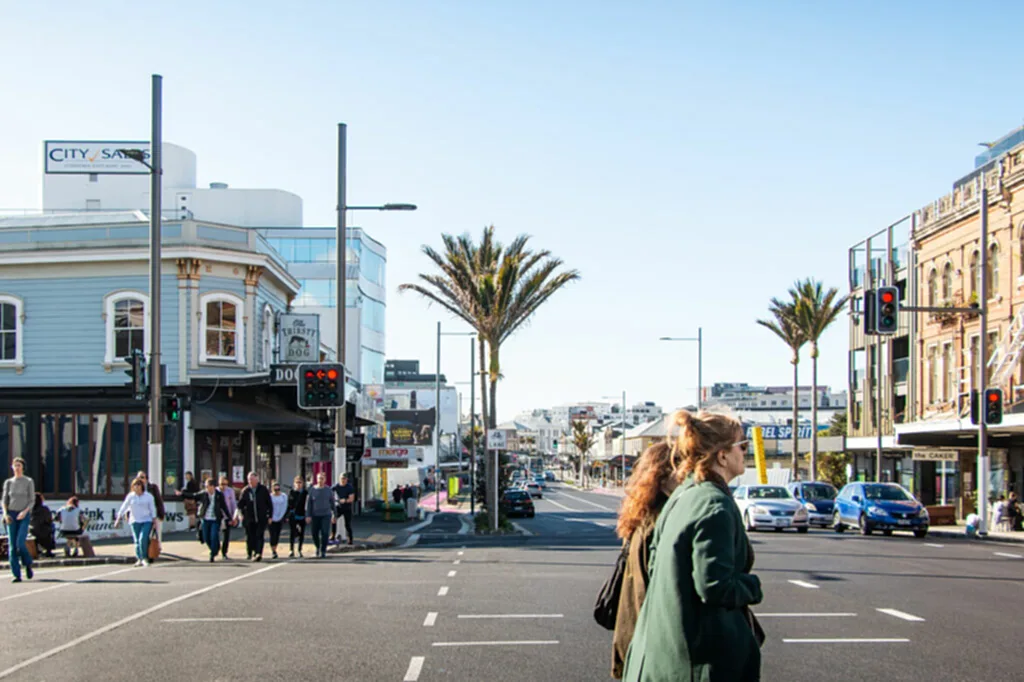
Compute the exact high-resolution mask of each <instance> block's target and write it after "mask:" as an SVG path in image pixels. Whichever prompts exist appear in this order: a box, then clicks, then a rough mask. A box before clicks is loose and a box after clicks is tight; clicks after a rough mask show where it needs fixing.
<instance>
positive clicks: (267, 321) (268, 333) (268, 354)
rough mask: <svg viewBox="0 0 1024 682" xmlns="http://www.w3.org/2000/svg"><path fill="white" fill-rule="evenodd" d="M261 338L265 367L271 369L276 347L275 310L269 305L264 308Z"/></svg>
mask: <svg viewBox="0 0 1024 682" xmlns="http://www.w3.org/2000/svg"><path fill="white" fill-rule="evenodd" d="M260 339H261V343H260V346H261V352H262V353H263V369H270V363H271V362H272V361H273V355H272V353H273V348H274V310H273V308H271V307H270V306H269V305H268V306H265V307H264V308H263V334H262V335H261V336H260Z"/></svg>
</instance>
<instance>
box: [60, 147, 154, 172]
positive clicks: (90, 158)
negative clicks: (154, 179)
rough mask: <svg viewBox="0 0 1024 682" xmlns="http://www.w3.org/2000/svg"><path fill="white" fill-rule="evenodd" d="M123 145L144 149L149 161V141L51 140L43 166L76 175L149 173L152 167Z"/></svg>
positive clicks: (145, 158) (145, 159)
mask: <svg viewBox="0 0 1024 682" xmlns="http://www.w3.org/2000/svg"><path fill="white" fill-rule="evenodd" d="M122 149H139V150H141V151H142V158H143V160H144V161H146V162H147V163H149V160H150V153H149V142H89V141H84V142H76V141H69V140H47V141H46V143H45V152H44V154H45V155H44V157H43V170H44V172H46V173H63V174H72V175H74V174H79V175H84V174H92V173H99V174H103V175H108V174H110V175H149V169H148V168H146V167H145V166H144V165H142V164H141V163H139V162H138V161H135V160H134V159H129V158H128V157H127V156H125V155H124V154H122V153H121V151H120V150H122Z"/></svg>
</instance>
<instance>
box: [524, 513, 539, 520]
mask: <svg viewBox="0 0 1024 682" xmlns="http://www.w3.org/2000/svg"><path fill="white" fill-rule="evenodd" d="M536 514H537V512H530V513H529V514H527V515H526V518H528V519H532V518H533V517H534V516H535V515H536Z"/></svg>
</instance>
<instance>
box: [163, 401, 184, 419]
mask: <svg viewBox="0 0 1024 682" xmlns="http://www.w3.org/2000/svg"><path fill="white" fill-rule="evenodd" d="M164 421H166V422H171V423H172V424H173V423H174V422H179V421H181V398H179V397H178V396H176V395H165V396H164Z"/></svg>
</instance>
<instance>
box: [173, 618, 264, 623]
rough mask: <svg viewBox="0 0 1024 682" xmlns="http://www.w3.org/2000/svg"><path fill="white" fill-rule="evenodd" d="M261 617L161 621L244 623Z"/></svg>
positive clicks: (259, 619) (258, 619)
mask: <svg viewBox="0 0 1024 682" xmlns="http://www.w3.org/2000/svg"><path fill="white" fill-rule="evenodd" d="M261 620H263V619H262V618H164V619H163V620H162V621H160V622H161V623H245V622H256V621H261Z"/></svg>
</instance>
